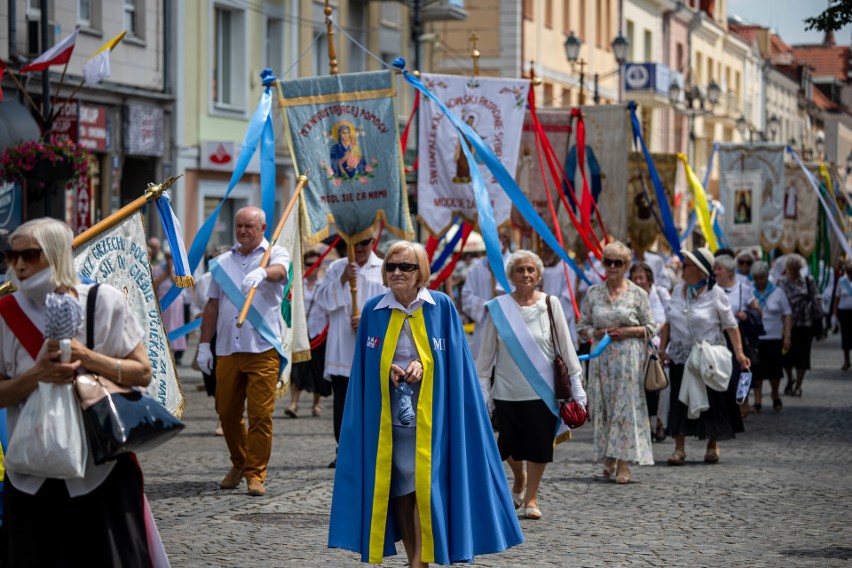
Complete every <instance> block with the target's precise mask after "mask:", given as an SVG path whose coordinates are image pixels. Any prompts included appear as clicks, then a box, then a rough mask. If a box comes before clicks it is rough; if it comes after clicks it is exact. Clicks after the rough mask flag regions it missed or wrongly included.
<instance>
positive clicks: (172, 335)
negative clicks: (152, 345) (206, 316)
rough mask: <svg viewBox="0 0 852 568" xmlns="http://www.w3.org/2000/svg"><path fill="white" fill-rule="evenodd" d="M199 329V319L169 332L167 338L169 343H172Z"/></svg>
mask: <svg viewBox="0 0 852 568" xmlns="http://www.w3.org/2000/svg"><path fill="white" fill-rule="evenodd" d="M199 327H201V318H198V319H194V320H192V321H191V322H189V323H187V324H184V325H182V326H180V327H179V328H177V329H173V330H172V331H171V332H169V335H168V336H167V337H168V338H169V341H174V340H176V339H180V338H181V337H183V336H184V335H186V334H188V333H192V332H193V331H195V330H196V329H198V328H199Z"/></svg>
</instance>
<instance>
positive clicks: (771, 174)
mask: <svg viewBox="0 0 852 568" xmlns="http://www.w3.org/2000/svg"><path fill="white" fill-rule="evenodd" d="M745 172H759V174H760V176H761V179H760V181H759V182H757V181H755V178H754V176H755V175H757V174H747V173H745ZM750 183H756V184H757V183H759V189H760V191H759V192H758V193H757V194H756V195H757V197H758V199H754V197H752V201H751V202H748V197H747V195H748V194H749V192H748V191H746V190H744V189H743V187H748V186H749V184H750ZM784 189H785V187H784V146H783V145H782V144H720V145H719V200H720V201H721V202H722V204H723V205H724V206H725V218H724V224H723V228H724V232H725V234H726V236H728V240H729V241H730V244H731V246H733V247H747V246H753V245H756V244H761V245H762V246H763V248H764V250H772V249H774V248H775V247H777V246H778V245H779V244H781V239H782V237H783V236H784ZM747 212H749V213H750V214H751V215H752V222H754V223H757V225H758V227H759V235H760V239H759V241H752V242H746V240H745V239H746V238H749V239H751V238H752V237H751V236H750V235H751V233H752V230H751V229H750V230H749V231H746V233H747V234H748V235H749V236H748V237H737V236H736V235H739V234H740V232H739V231H738V230H737V225H738V223H737V220H739V221H741V222H742V221H743V220H744V219H746V213H747ZM739 224H740V225H741V224H742V223H739ZM731 231H733V233H732V232H731Z"/></svg>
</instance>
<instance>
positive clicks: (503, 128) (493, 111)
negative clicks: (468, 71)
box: [417, 73, 530, 234]
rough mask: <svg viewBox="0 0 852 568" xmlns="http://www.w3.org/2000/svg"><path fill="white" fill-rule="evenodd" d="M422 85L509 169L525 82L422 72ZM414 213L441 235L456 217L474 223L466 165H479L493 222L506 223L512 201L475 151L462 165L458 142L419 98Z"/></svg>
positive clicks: (512, 168) (518, 131) (430, 105)
mask: <svg viewBox="0 0 852 568" xmlns="http://www.w3.org/2000/svg"><path fill="white" fill-rule="evenodd" d="M420 80H421V81H422V82H423V84H424V85H425V86H426V87H428V89H429V90H430V91H431V92H432V93H433V94H434V95H435V96H436V97H438V98H439V99H440V100H441V101H443V102H444V104H446V106H447V108H449V109H450V110H451V111H452V112H454V113H456V115H457V116H459V117H460V118H461V119H462V120H463V121H465V122H466V123H467V124H468V125H469V126H470V127H471V128H473V129H474V130H475V131H476V133H477V134H479V136H480V137H481V138H482V140H483V141H484V142H485V143H486V144H487V145H488V146H489V147H490V148H491V150H493V151H494V154H495V155H496V156H497V158H499V159H500V162H501V163H502V164H503V166H504V167H505V168H506V171H509V172H515V171H516V168H517V164H518V150H519V147H520V143H521V131H522V129H523V125H524V116H525V114H526V102H527V93H528V92H529V88H530V82H529V80H526V79H492V78H484V77H463V76H459V75H433V74H428V73H424V74H423V75H422V76H421V79H420ZM418 132H419V140H418V157H417V159H418V163H419V171H418V175H417V213H418V217H419V219H420V221H421V222H422V223H423V224H424V225H425V226H426V228H427V229H428V230H429V232H431V233H432V234H440V233H443V232H444V231H445V230H446V229H447V228H449V225H450V224H451V223H452V222H453V218H454V217H455V216H456V215H460V216H461V217H462V218H463V219H465V220H466V221H469V222H471V223H475V222H476V217H477V208H476V200H475V199H474V194H473V187H472V186H471V175H470V173H471V168H480V169H482V173H483V177H484V178H485V183H486V185H487V189H488V194H489V196H490V197H491V203H492V208H493V210H494V220H495V221H496V223H497V225H498V226H499V225H502V224H504V223H508V222H509V218H510V216H511V212H512V201H511V200H510V199H509V196H508V195H506V192H505V191H503V189H502V188H501V187H500V184H499V183H498V182H497V180H496V179H495V178H494V176H493V175H492V174H491V172H490V171H488V169H487V168H486V167H485V166H484V165H482V164H480V163H479V160H478V157H477V155H476V153H474V154H473V159H474V162H475V163H473V164H471V163H468V160H467V159H466V157H465V154H464V152H463V151H462V147H461V145H462V144H468V147H470V146H469V143H468V141H467V140H463V139H462V138H461V137H460V136H459V134H458V133H457V131H456V129H455V128H454V127H453V125H452V124H451V123H450V121H449V120H448V119H447V118H446V117H445V116H444V113H443V112H442V111H441V109H440V108H438V105H436V104H434V103H433V102H431V101H428V100H427V101H425V102H424V103H423V104H421V105H420V115H419V118H418Z"/></svg>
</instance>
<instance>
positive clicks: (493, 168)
mask: <svg viewBox="0 0 852 568" xmlns="http://www.w3.org/2000/svg"><path fill="white" fill-rule="evenodd" d="M393 67H394V68H395V69H397V70H398V71H400V72H401V73H402V76H403V78H404V79H405V81H407V82H408V84H410V85H411V86H412V87H414V88H415V89H417V90H418V91H420V92H421V93H422V94H423V95H424V96H425V97H426V98H428V99H429V100H430V101H432V102H434V103H435V104H436V105H438V108H440V109H441V112H443V113H444V115H446V117H447V118H448V119H449V120H450V122H451V123H452V125H453V126H454V127H455V128H456V130H457V131H459V132H460V133H461V134H463V135H464V137H465V139H466V140H467V141H468V142H469V143H470V144H471V145H472V146H473V149H474V150H475V151H476V155H477V156H478V157H479V159H480V160H481V161H482V163H484V164H485V166H486V167H487V168H488V170H489V171H490V172H491V174H492V175H493V176H494V177H495V178H496V179H497V182H498V183H499V184H500V187H502V188H503V191H505V192H506V194H507V195H508V196H509V199H510V200H511V201H512V203H513V204H514V206H515V208H516V209H517V210H518V212H520V214H521V215H522V216H523V217H524V219H526V221H527V223H529V224H530V226H531V227H532V229H533V230H535V231H536V232H537V233H538V234H539V235H540V236H541V238H542V240H543V241H544V242H546V243H547V245H548V246H549V247H550V248H552V249H553V250H554V251H555V252H556V254H558V255H559V258H561V259H562V260H563V261H565V263H566V264H568V266H570V267H571V270H573V271H574V272H576V273H577V274H578V275H579V277H580V278H581V279H582V280H583V281H584V282H586V283H587V284H589V285H591V282H590V281H589V279H588V278H587V277H586V275H585V274H583V271H582V270H580V267H578V266H577V264H576V263H575V262H574V260H573V259H572V258H571V257H570V256H568V253H567V252H565V249H563V248H562V246H561V245H560V244H559V241H558V240H557V239H556V237H555V236H554V235H553V233H552V232H551V230H550V229H549V228H548V227H547V224H546V223H545V222H544V220H543V219H542V218H541V217H540V216H539V214H538V213H537V212H536V210H535V208H534V207H533V205H532V203H530V200H529V199H528V198H527V196H526V195H524V192H523V191H521V188H520V187H518V184H517V183H516V182H515V180H514V178H513V177H512V176H511V175H510V174H509V172H508V171H506V168H505V167H504V166H503V164H502V163H501V162H500V159H499V158H498V157H497V156H496V155H495V154H494V152H493V151H492V150H491V148H490V147H489V146H488V145H487V144H486V143H485V142H483V140H482V138H480V136H479V134H477V133H476V131H475V130H474V129H473V128H471V127H470V125H468V124H467V123H465V122H464V121H463V120H461V119H460V118H459V117H458V116H457V115H456V114H455V113H454V112H452V111H451V110H450V109H448V108H447V106H446V105H445V104H444V103H443V102H442V101H441V100H440V99H438V97H436V96H435V95H434V94H432V92H431V91H430V90H429V89H427V88H426V86H424V85H423V83H421V82H420V79H419V78H417V77H415V76H414V75H411V74H410V73H409V72H408V71H406V70H405V59H404V58H402V57H397V58H396V59H394V61H393ZM461 149H462V151H463V152H464V154H465V158H467V161H468V163H470V164H475V163H476V161H475V160H474V158H473V155H472V154H471V152H470V149H469V148H468V145H467V144H461ZM470 170H471V172H470V173H471V180H472V184H473V193H474V197H475V199H476V208H477V215H478V219H479V227H480V229H481V231H482V240H483V241H485V254H486V256H487V257H488V262H489V264H490V265H491V272H492V274H494V277H495V279H496V280H497V282H498V283H499V284H500V285H501V286H502V287H503V289H504V290H511V289H512V287H511V286H510V285H509V280H508V279H507V278H506V270H505V267H504V266H503V255H502V253H501V247H500V239H499V237H498V235H497V224H496V222H495V221H494V212H493V210H492V208H491V199H490V198H489V196H488V191H487V190H486V188H485V180H484V179H483V177H482V172H480V171H479V168H471V169H470Z"/></svg>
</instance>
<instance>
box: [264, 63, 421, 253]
mask: <svg viewBox="0 0 852 568" xmlns="http://www.w3.org/2000/svg"><path fill="white" fill-rule="evenodd" d="M281 88H282V92H283V96H284V111H285V112H284V114H285V118H286V121H287V126H288V129H287V130H288V137H289V142H290V149H291V152H292V154H293V157H294V159H295V162H296V170H297V171H299V172H306V171H308V170H310V171H309V172H308V174H307V176H308V184H307V185H306V186H305V189H304V192H303V193H302V200H301V204H302V216H303V217H302V218H303V233H304V236H305V237H306V238H307V240H308V242H317V241H320V240H322V239H324V238H326V237H327V236H329V234H330V226H331V225H332V224H334V225H335V226H336V228H337V232H339V233H340V234H341V235H343V236H345V237H346V239H347V240H349V241H358V240H361V239H364V238H369V237H371V236H372V235H373V233H374V232H375V230H376V229H377V228H378V225H379V223H380V222H381V221H382V220H384V222H385V228H386V229H387V230H388V231H390V232H391V233H393V234H394V235H396V236H398V237H400V238H412V237H413V236H414V229H413V227H412V224H411V217H410V215H409V212H408V198H407V195H406V193H405V186H404V184H403V181H404V179H405V177H404V175H403V162H402V154H401V149H400V146H399V131H398V128H397V114H396V109H395V104H394V101H395V97H396V90H395V89H394V87H393V76H392V75H391V73H390V71H377V72H370V73H350V74H346V75H329V76H324V77H310V78H305V79H297V80H294V81H286V82H283V83H282V84H281Z"/></svg>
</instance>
